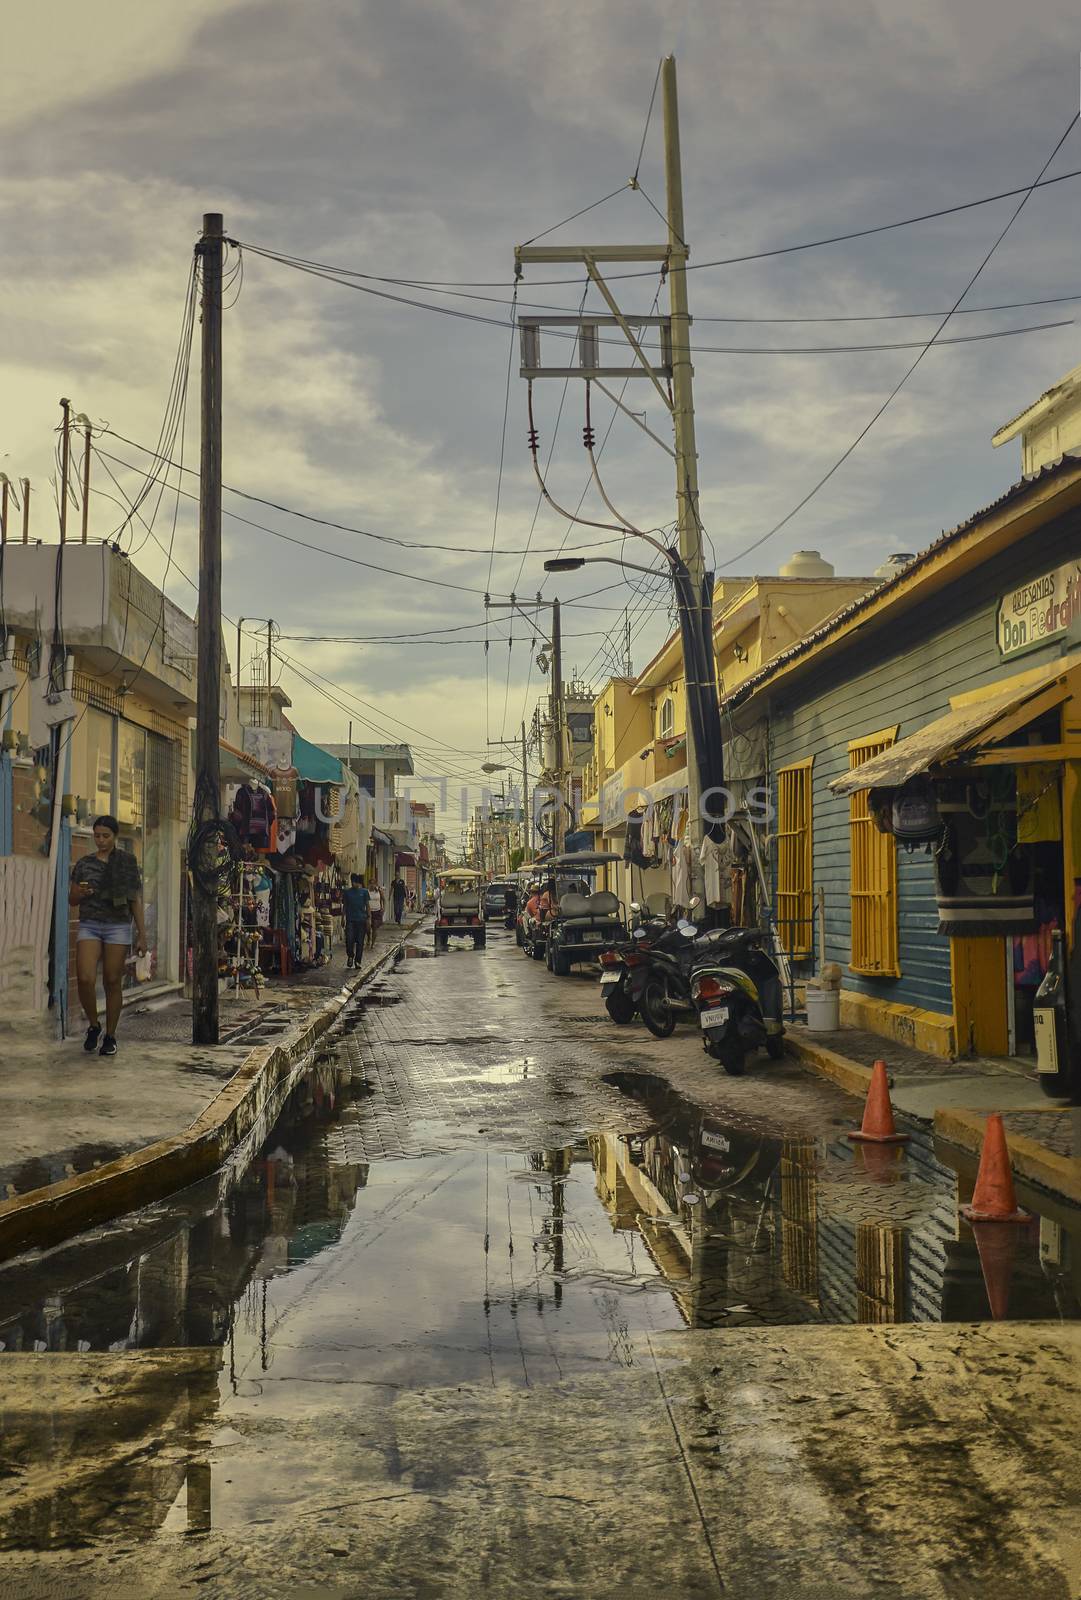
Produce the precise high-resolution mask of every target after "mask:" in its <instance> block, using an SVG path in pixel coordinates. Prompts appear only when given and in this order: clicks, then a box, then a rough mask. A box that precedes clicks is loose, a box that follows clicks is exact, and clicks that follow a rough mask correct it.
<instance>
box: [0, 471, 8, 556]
mask: <svg viewBox="0 0 1081 1600" xmlns="http://www.w3.org/2000/svg"><path fill="white" fill-rule="evenodd" d="M7 542H8V480H7V475H6V474H5V473H3V472H0V544H7Z"/></svg>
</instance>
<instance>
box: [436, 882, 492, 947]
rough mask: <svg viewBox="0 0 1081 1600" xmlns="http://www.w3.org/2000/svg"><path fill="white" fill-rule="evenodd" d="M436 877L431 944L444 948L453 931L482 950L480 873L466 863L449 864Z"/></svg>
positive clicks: (482, 913) (483, 936)
mask: <svg viewBox="0 0 1081 1600" xmlns="http://www.w3.org/2000/svg"><path fill="white" fill-rule="evenodd" d="M436 881H437V883H438V889H437V893H436V902H435V948H436V949H437V950H446V948H447V946H448V944H449V941H450V939H451V936H452V935H453V936H454V937H455V938H457V937H459V936H461V937H463V938H467V939H472V941H473V948H474V950H483V949H484V946H485V943H486V938H485V928H484V874H483V873H482V872H473V871H472V870H471V868H469V867H449V868H448V869H447V870H446V871H445V872H441V873H439V875H438V878H437V880H436Z"/></svg>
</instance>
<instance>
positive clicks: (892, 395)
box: [720, 111, 1081, 567]
mask: <svg viewBox="0 0 1081 1600" xmlns="http://www.w3.org/2000/svg"><path fill="white" fill-rule="evenodd" d="M1079 118H1081V112H1077V111H1075V112H1074V114H1073V116H1072V117H1071V118H1070V120H1069V123H1068V124H1067V126H1066V129H1065V131H1064V132H1063V133H1062V135H1061V137H1060V138H1059V140H1058V142H1057V143H1056V145H1055V147H1054V149H1053V150H1052V151H1051V154H1050V155H1049V156H1048V158H1047V160H1046V161H1045V162H1044V164H1043V166H1042V167H1041V169H1040V173H1039V177H1037V179H1036V181H1035V182H1034V183H1032V184H1030V185H1029V187H1028V188H1027V189H1026V190H1024V191H1023V193H1022V195H1021V199H1020V200H1019V201H1018V203H1017V205H1016V206H1015V207H1014V209H1013V212H1012V213H1011V215H1010V217H1009V219H1008V221H1007V222H1006V225H1005V227H1004V228H1002V229H1001V231H1000V232H999V233H998V235H997V236H996V238H995V240H994V242H993V243H992V245H991V248H990V249H989V250H988V251H987V253H986V255H985V256H984V257H983V259H982V261H981V262H980V264H979V266H978V267H977V268H976V270H975V272H974V273H973V274H972V276H971V277H970V278H969V280H968V282H967V283H966V284H965V286H964V288H963V289H962V290H961V293H960V294H959V295H958V296H957V299H956V300H955V301H954V304H953V307H951V309H950V310H949V311H948V312H947V313H946V315H945V316H944V317H943V318H942V320H941V322H940V323H939V325H938V327H937V328H936V329H935V331H934V333H933V334H932V335H931V337H930V339H928V341H927V343H926V344H925V345H924V347H923V349H922V350H921V351H920V353H919V355H918V356H917V357H916V359H915V361H913V362H912V363H911V365H910V366H909V367H908V368H907V370H906V371H905V372H904V373H903V374H902V376H901V378H900V380H899V381H898V382H897V383H896V384H895V385H894V387H893V388H892V389H891V390H890V392H889V394H888V395H887V396H886V398H885V400H883V402H882V404H881V405H880V406H879V407H878V409H877V411H876V412H875V413H874V415H873V416H872V417H871V419H870V421H869V422H867V423H866V424H865V426H864V427H863V428H861V429H860V431H859V433H858V434H857V435H856V437H855V438H854V439H853V441H852V443H851V444H850V445H849V446H848V448H847V449H846V450H845V451H844V452H843V453H842V454H841V455H840V456H838V458H837V460H836V461H835V462H834V463H833V465H832V466H831V467H830V469H829V471H828V472H825V473H823V475H822V477H821V478H819V480H818V482H817V483H816V484H814V486H813V487H812V488H811V489H809V490H808V491H807V493H806V494H805V495H804V496H803V498H802V500H800V501H799V503H798V505H795V506H793V508H792V510H791V511H789V512H788V514H787V515H786V516H784V517H782V518H781V520H780V522H778V523H775V524H774V526H773V527H772V528H770V529H769V530H768V532H766V533H763V534H762V535H760V537H759V538H757V539H754V540H752V542H751V543H750V544H749V545H747V546H745V548H744V549H742V550H740V551H739V552H738V553H737V554H736V555H734V556H730V557H729V558H728V559H727V560H726V561H723V562H721V563H720V564H721V566H722V567H730V566H733V565H734V564H735V563H736V562H737V561H742V560H743V558H744V556H748V555H750V554H751V552H752V551H754V550H757V549H759V548H760V547H761V546H762V545H764V544H765V543H766V542H767V540H769V539H772V538H773V536H774V534H777V533H779V532H780V531H781V529H782V528H784V527H785V526H786V525H787V524H788V523H789V522H791V521H792V519H793V517H795V516H797V515H798V514H799V512H800V511H802V510H803V508H804V506H805V505H807V503H808V502H809V501H810V500H813V499H814V497H815V495H816V494H817V493H818V491H819V490H820V489H822V488H823V487H824V486H825V485H826V484H827V483H828V482H829V481H830V479H831V478H832V477H833V475H834V473H835V472H837V471H838V470H839V469H840V468H841V467H842V466H843V465H844V463H845V462H846V461H847V460H848V458H849V456H850V455H852V453H853V452H854V451H855V450H856V449H857V448H858V446H859V445H860V444H861V443H862V442H863V440H864V439H865V438H866V437H867V435H868V434H869V433H870V431H871V429H872V428H873V427H874V425H875V423H876V422H877V421H878V419H879V417H881V416H882V414H883V412H885V410H886V409H887V407H888V406H889V405H890V404H891V403H892V402H893V401H894V400H895V399H896V397H897V396H898V395H899V394H900V392H901V390H902V389H903V388H904V386H905V384H906V383H907V382H908V380H909V378H911V376H912V374H913V373H914V372H915V370H916V368H917V367H918V366H919V364H920V362H921V361H922V360H923V358H924V356H925V355H926V354H927V352H928V351H929V350H930V349H931V347H932V345H933V344H934V343H935V341H936V340H937V338H938V336H939V334H940V333H941V332H942V330H943V328H944V327H945V326H946V324H947V323H948V322H949V320H950V317H951V316H952V315H953V312H954V310H955V309H956V307H957V306H959V305H960V304H961V301H962V300H963V299H964V298H965V296H966V295H967V294H968V292H969V290H970V289H971V288H972V286H973V284H974V283H975V282H976V280H977V279H978V278H979V276H980V274H981V273H982V272H983V270H984V268H985V267H986V266H987V264H988V262H989V261H990V260H991V257H992V256H993V255H994V253H995V251H996V250H997V249H998V247H999V245H1000V244H1001V243H1002V241H1003V239H1005V237H1006V235H1007V234H1008V233H1009V231H1010V229H1011V228H1012V227H1013V225H1014V223H1015V222H1016V221H1017V218H1018V217H1019V216H1020V215H1021V212H1022V211H1023V210H1024V207H1025V203H1026V202H1027V200H1028V199H1029V196H1030V195H1032V194H1033V193H1034V192H1035V190H1036V189H1038V188H1039V186H1040V181H1041V179H1042V178H1043V174H1044V173H1045V172H1046V171H1047V169H1048V167H1049V166H1050V165H1051V163H1052V161H1053V160H1054V159H1055V157H1056V156H1057V155H1058V153H1059V151H1060V150H1061V149H1062V146H1063V145H1064V144H1065V143H1066V140H1067V139H1068V138H1069V136H1070V134H1071V133H1072V132H1073V129H1074V127H1075V125H1076V124H1077V122H1078V120H1079Z"/></svg>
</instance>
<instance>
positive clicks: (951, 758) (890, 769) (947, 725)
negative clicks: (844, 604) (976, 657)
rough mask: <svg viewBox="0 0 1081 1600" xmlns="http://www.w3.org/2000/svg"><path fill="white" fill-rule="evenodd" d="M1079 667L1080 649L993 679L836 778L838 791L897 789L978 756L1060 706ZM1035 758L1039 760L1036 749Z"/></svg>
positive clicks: (836, 789) (834, 787)
mask: <svg viewBox="0 0 1081 1600" xmlns="http://www.w3.org/2000/svg"><path fill="white" fill-rule="evenodd" d="M1079 666H1081V652H1075V653H1074V654H1072V655H1068V656H1059V657H1058V659H1057V660H1055V661H1049V662H1047V663H1046V664H1045V665H1044V666H1043V667H1042V668H1036V669H1034V670H1033V671H1031V672H1023V673H1019V674H1017V675H1016V676H1015V677H1013V678H1007V679H1005V680H1004V681H1003V682H1002V683H998V684H990V685H988V686H987V689H986V690H985V691H984V690H981V691H980V692H979V694H978V695H977V696H967V695H966V696H964V697H962V698H961V701H960V703H958V704H957V705H955V706H953V707H952V708H951V710H949V711H947V712H946V714H945V715H944V716H941V717H936V718H935V720H934V722H929V723H928V724H927V725H926V727H923V728H920V729H919V730H918V731H917V732H916V733H910V734H909V735H908V736H907V737H906V738H904V739H899V740H898V741H897V743H896V744H894V745H891V746H890V748H889V749H888V750H883V751H882V753H881V755H877V756H874V757H873V758H872V759H871V760H870V761H866V762H864V764H863V765H862V766H860V767H855V768H854V769H853V770H852V771H851V772H846V773H844V774H843V775H842V776H841V777H840V778H834V780H833V782H832V783H831V784H830V785H829V787H830V789H831V791H832V792H833V793H834V794H838V795H845V794H855V793H857V792H858V791H859V790H860V789H896V788H899V787H900V785H901V784H902V783H906V782H907V781H908V779H909V778H914V777H916V775H917V774H918V773H921V772H929V771H931V770H932V769H933V768H936V767H941V766H944V765H945V764H947V763H949V762H955V761H957V762H959V761H963V760H965V758H966V757H972V756H974V755H975V754H976V753H977V752H978V751H979V750H981V749H982V748H983V747H984V746H985V745H988V744H996V743H998V742H999V741H1001V740H1003V739H1008V738H1009V736H1010V734H1011V733H1015V732H1016V731H1017V729H1018V728H1022V727H1024V725H1025V723H1026V722H1031V721H1032V720H1033V719H1034V718H1035V717H1039V716H1042V715H1043V714H1044V712H1045V711H1050V710H1051V709H1052V708H1053V707H1054V706H1056V705H1061V703H1062V702H1063V700H1065V699H1066V698H1067V697H1068V696H1069V694H1070V692H1071V684H1070V681H1069V678H1070V673H1071V672H1072V671H1073V670H1074V669H1075V668H1077V667H1079ZM1032 759H1033V760H1038V759H1041V757H1040V756H1039V755H1038V753H1037V751H1035V750H1034V752H1033V757H1032Z"/></svg>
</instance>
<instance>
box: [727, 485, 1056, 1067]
mask: <svg viewBox="0 0 1081 1600" xmlns="http://www.w3.org/2000/svg"><path fill="white" fill-rule="evenodd" d="M1079 619H1081V458H1078V457H1074V456H1069V455H1067V456H1062V457H1060V458H1059V459H1058V460H1057V461H1055V462H1054V463H1051V464H1048V465H1045V466H1043V467H1042V468H1040V469H1039V470H1038V471H1036V472H1035V473H1034V474H1032V475H1031V476H1029V477H1027V478H1025V479H1024V480H1023V481H1021V482H1019V483H1017V484H1015V485H1014V486H1013V487H1012V488H1011V489H1009V490H1008V491H1007V493H1005V494H1004V495H1003V496H1002V497H1001V498H1000V499H999V500H997V501H996V502H995V503H994V504H993V505H990V506H988V507H987V508H986V509H985V510H982V511H980V512H978V513H976V514H975V515H974V516H972V517H970V518H968V520H967V521H965V522H964V523H962V524H961V525H960V526H959V527H957V528H954V529H952V530H951V531H950V532H947V533H944V534H942V535H941V537H940V538H938V539H936V540H935V541H934V543H932V544H931V545H930V546H929V547H928V548H927V549H926V550H924V551H923V552H922V553H921V554H919V555H918V556H916V557H914V558H912V559H911V560H910V561H909V562H908V563H907V564H906V565H904V566H903V567H902V568H901V569H900V570H899V571H898V572H897V573H896V575H894V576H892V577H889V578H887V579H886V580H885V581H884V582H883V583H882V584H881V585H880V586H879V587H878V588H877V589H875V590H873V591H872V592H871V593H869V594H867V595H865V596H863V597H862V598H861V599H859V600H857V601H855V602H853V603H852V604H850V605H848V606H847V607H845V609H844V610H842V611H841V612H839V613H838V614H837V616H835V617H834V618H832V619H831V620H830V621H828V622H827V623H826V624H824V625H823V626H822V627H820V628H818V629H817V630H816V631H814V632H813V633H811V634H810V635H809V636H808V637H806V638H804V639H802V640H801V641H800V642H799V643H798V644H796V645H794V646H793V647H792V648H791V649H790V650H789V651H787V652H786V653H785V654H784V655H782V656H780V657H779V658H777V659H776V660H775V661H773V662H772V663H771V664H770V665H769V666H768V667H767V668H765V669H763V671H761V672H760V673H758V674H757V675H756V676H755V677H754V678H752V679H751V680H750V681H748V682H747V683H745V684H744V685H742V686H741V687H740V688H739V689H738V690H737V691H735V692H734V693H733V694H732V695H731V696H730V697H729V698H728V700H727V701H726V702H725V713H726V720H727V725H728V727H729V728H730V730H731V732H732V735H733V737H734V739H735V738H736V737H738V734H739V733H740V732H741V731H747V730H749V729H750V728H752V727H753V726H756V725H760V724H762V723H763V722H764V723H765V724H766V727H767V729H768V739H767V748H768V752H769V765H770V771H769V775H768V776H769V783H770V788H771V792H772V795H773V798H774V803H775V806H776V816H775V820H774V823H773V825H772V827H773V838H772V841H771V845H772V861H773V866H774V871H775V895H776V910H777V914H778V919H779V921H780V923H781V924H782V926H783V936H784V939H785V942H786V944H787V946H788V948H789V950H790V951H791V952H792V953H793V956H794V958H795V964H796V969H797V972H803V973H804V974H808V973H810V971H811V970H812V968H813V966H814V965H815V963H816V962H817V961H819V960H821V958H822V955H823V953H824V956H825V959H827V960H830V961H836V962H838V963H839V964H840V966H841V968H842V971H843V981H842V1022H847V1023H850V1024H855V1025H857V1026H861V1027H868V1028H871V1029H873V1030H875V1031H878V1032H881V1033H883V1034H885V1035H887V1036H889V1037H893V1038H896V1039H899V1040H903V1041H904V1042H907V1043H911V1044H914V1045H915V1046H917V1047H918V1048H920V1049H925V1050H930V1051H933V1052H934V1053H936V1054H940V1055H944V1056H953V1055H961V1054H966V1053H969V1052H977V1053H981V1054H992V1055H1006V1054H1014V1053H1021V1054H1023V1053H1025V1051H1026V1050H1027V1048H1028V1047H1029V1044H1030V1035H1031V998H1032V993H1033V992H1034V989H1033V981H1032V980H1033V976H1034V974H1035V973H1036V972H1037V970H1038V969H1039V964H1040V962H1041V961H1042V963H1043V967H1044V968H1045V966H1046V955H1047V950H1048V947H1049V932H1050V930H1051V929H1053V927H1054V926H1055V925H1056V924H1057V925H1058V926H1060V927H1063V928H1064V929H1065V931H1066V936H1067V938H1068V939H1071V940H1072V937H1073V925H1074V917H1075V912H1076V907H1077V902H1078V897H1079V892H1081V801H1079V794H1081V620H1079ZM863 768H866V772H863V771H862V770H861V769H863ZM917 780H919V781H921V782H922V783H923V784H924V786H925V794H924V799H925V800H926V799H927V797H928V796H929V797H930V801H931V804H932V807H934V806H941V808H942V818H944V819H945V820H946V821H949V823H950V828H949V830H948V831H946V832H945V833H943V835H942V839H944V840H946V841H947V845H946V848H945V850H943V848H942V845H941V841H939V842H938V843H936V842H930V843H920V844H914V845H911V844H907V845H906V844H905V843H902V842H900V841H899V839H898V838H897V837H895V835H894V833H892V832H889V831H883V830H884V828H889V827H891V826H893V824H894V823H896V819H897V810H896V807H895V806H894V808H893V810H892V811H891V810H890V806H891V803H892V801H894V800H896V798H897V796H898V795H899V794H904V795H911V794H912V793H913V784H914V783H916V791H915V792H916V793H917V797H918V796H919V787H918V782H917ZM981 808H990V818H989V820H986V819H987V816H988V813H987V810H986V809H985V810H984V818H982V819H981V817H980V811H981ZM891 819H892V820H891ZM965 829H967V830H968V832H967V833H966V832H964V830H965ZM959 840H961V841H962V842H961V843H959V842H958V841H959ZM950 841H952V843H950ZM954 858H958V859H962V860H963V862H964V863H966V864H965V866H964V871H965V873H968V871H969V868H970V866H971V863H972V862H974V861H977V859H979V860H982V863H983V864H982V867H981V869H980V870H982V871H984V872H985V874H986V876H985V879H984V881H983V883H982V892H983V894H984V899H983V900H982V901H981V900H980V899H979V898H978V896H977V895H976V894H975V893H974V892H970V891H969V890H967V889H966V887H965V882H962V884H961V887H960V889H959V890H958V889H956V886H955V893H954V895H953V897H952V898H951V897H950V896H949V893H948V891H949V889H950V884H949V883H948V882H947V867H948V864H949V861H950V860H951V859H954ZM972 870H973V871H975V870H976V869H975V868H974V867H973V868H972ZM955 876H956V873H955ZM1022 879H1023V880H1024V882H1022V883H1021V887H1020V889H1019V890H1018V892H1017V894H1015V896H1014V898H1013V899H1012V900H1011V899H1010V893H1009V892H1010V890H1017V886H1018V882H1021V880H1022ZM1014 880H1017V881H1016V882H1015V881H1014ZM966 895H967V898H966ZM1022 902H1024V908H1025V913H1024V915H1023V916H1022V917H1021V918H1020V920H1019V921H1018V920H1016V911H1017V906H1018V905H1019V904H1021V903H1022ZM1030 902H1031V904H1030ZM944 908H945V909H944ZM823 911H824V925H825V948H824V952H823V951H821V950H820V949H819V948H818V946H819V942H820V941H819V937H818V929H819V925H820V918H821V916H822V914H823ZM1011 917H1014V918H1015V920H1012V921H1011ZM951 918H954V919H955V920H953V921H951V920H950V919H951ZM1021 928H1023V929H1024V932H1023V933H1022V932H1019V931H1015V929H1021ZM940 930H945V931H940Z"/></svg>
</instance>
